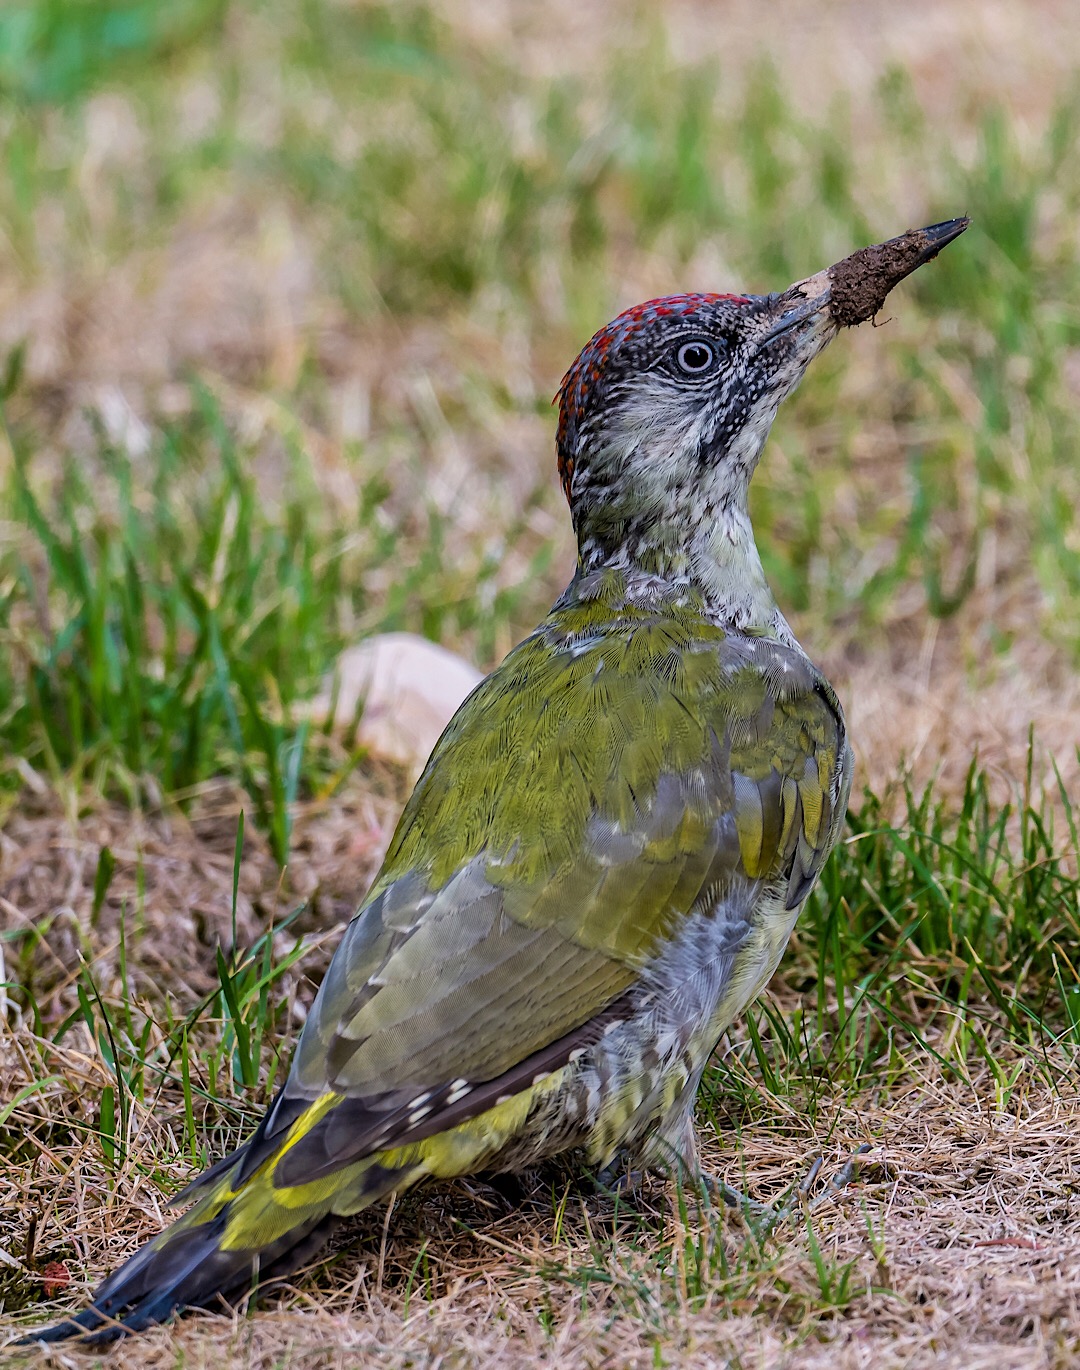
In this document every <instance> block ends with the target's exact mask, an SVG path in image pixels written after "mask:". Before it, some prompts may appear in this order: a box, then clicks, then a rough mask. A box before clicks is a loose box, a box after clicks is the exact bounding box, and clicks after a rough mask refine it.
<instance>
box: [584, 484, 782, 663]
mask: <svg viewBox="0 0 1080 1370" xmlns="http://www.w3.org/2000/svg"><path fill="white" fill-rule="evenodd" d="M611 531H612V530H611V529H610V528H609V529H606V530H605V532H607V533H608V536H607V537H604V538H603V539H599V538H595V537H590V536H589V535H588V532H587V531H586V530H584V529H583V530H582V532H583V536H582V538H581V541H580V548H579V567H580V570H581V571H583V572H588V571H593V570H597V569H599V568H600V567H610V568H612V569H613V570H619V571H622V572H628V573H629V578H630V580H631V582H633V579H634V577H635V573H637V575H638V576H639V577H640V578H641V582H642V585H643V589H644V588H645V587H646V586H647V584H648V583H649V582H651V583H653V584H655V582H656V581H658V580H659V581H663V582H665V583H667V584H668V585H675V586H679V585H686V586H689V587H691V588H692V589H694V590H696V591H697V593H698V594H699V595H700V596H701V598H702V599H703V600H704V602H705V607H706V609H707V611H708V615H709V617H710V618H711V619H713V620H714V621H715V622H716V623H717V624H719V625H720V626H730V627H732V628H735V629H737V630H739V631H741V632H748V633H755V634H761V635H762V636H765V637H770V638H773V639H775V640H777V641H780V642H783V643H785V644H786V645H788V646H792V647H797V646H798V643H797V642H796V640H795V637H794V634H793V633H792V631H791V628H790V627H789V626H788V623H787V620H786V619H785V618H784V615H783V614H782V613H781V612H780V609H779V607H778V605H777V603H776V600H775V598H774V596H773V593H772V590H771V589H770V588H769V582H768V581H767V580H766V578H765V570H764V567H763V566H762V564H761V557H760V555H759V553H758V549H757V543H756V542H755V540H754V530H753V527H752V525H751V523H750V515H749V514H748V513H747V511H746V508H745V504H744V503H743V501H742V500H740V499H738V498H736V499H734V500H732V501H730V502H725V503H722V504H719V505H715V506H711V507H710V506H706V507H704V508H703V507H701V506H700V505H698V504H696V503H695V502H694V501H689V502H687V503H683V502H682V501H679V502H678V504H677V505H676V506H675V507H673V508H672V509H671V510H670V511H669V512H668V513H667V515H666V516H663V515H662V516H660V517H654V518H652V519H650V520H649V521H648V523H647V525H646V526H645V527H644V528H642V527H640V526H639V527H638V528H637V529H635V528H634V526H633V524H632V523H631V524H630V525H628V526H624V527H622V528H620V530H619V531H620V533H621V534H622V536H621V537H617V538H613V537H611V536H610V534H611Z"/></svg>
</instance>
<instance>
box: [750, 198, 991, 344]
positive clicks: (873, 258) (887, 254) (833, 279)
mask: <svg viewBox="0 0 1080 1370" xmlns="http://www.w3.org/2000/svg"><path fill="white" fill-rule="evenodd" d="M970 223H971V220H970V219H968V218H966V217H965V218H960V219H948V220H946V221H945V222H944V223H940V224H930V226H929V227H928V228H916V229H912V230H910V231H909V232H908V233H901V234H900V236H899V237H898V238H890V239H889V241H888V242H885V243H875V244H873V246H871V247H861V248H859V250H858V252H853V253H852V254H851V256H850V257H845V258H844V260H843V261H842V262H837V263H836V265H835V266H830V267H828V268H827V270H825V271H819V272H818V273H817V275H816V276H809V277H808V278H807V279H806V280H805V281H798V282H796V284H795V285H793V286H790V287H789V288H788V289H787V290H785V291H784V292H783V294H782V295H780V296H779V297H778V299H777V305H778V306H779V308H780V309H781V311H782V312H781V313H780V315H779V316H778V318H777V319H776V322H775V323H774V324H773V325H772V327H771V328H770V329H769V331H768V332H767V333H766V334H765V337H764V339H763V341H764V342H769V341H771V340H772V339H773V338H776V337H779V336H780V335H781V334H783V333H787V332H788V331H789V330H790V329H792V328H795V327H797V326H798V325H799V324H800V323H803V322H805V321H807V320H809V319H813V318H816V317H818V316H821V317H823V318H827V319H828V321H829V322H830V323H831V324H833V325H834V326H835V327H837V328H851V327H854V325H856V324H860V323H865V322H866V321H867V319H872V318H873V317H874V315H875V314H876V313H877V312H878V310H879V309H880V308H881V306H882V305H883V304H884V303H885V297H886V295H888V293H889V291H890V290H892V288H893V286H895V285H898V284H899V283H900V282H901V281H902V280H903V279H904V277H905V276H910V275H911V273H912V272H913V271H917V270H918V269H919V267H920V266H924V265H925V264H926V263H927V262H929V261H931V260H932V259H933V258H934V257H936V256H937V254H938V253H939V252H940V251H941V249H942V248H943V247H945V246H946V244H948V243H951V242H952V240H953V239H954V238H959V236H960V234H961V233H963V232H964V230H965V229H966V228H967V226H968V225H969V224H970Z"/></svg>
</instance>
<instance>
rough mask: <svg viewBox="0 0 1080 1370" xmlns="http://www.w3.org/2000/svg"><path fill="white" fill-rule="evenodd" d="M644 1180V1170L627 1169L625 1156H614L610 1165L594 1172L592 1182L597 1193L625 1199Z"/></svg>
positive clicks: (634, 1192)
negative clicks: (621, 1157)
mask: <svg viewBox="0 0 1080 1370" xmlns="http://www.w3.org/2000/svg"><path fill="white" fill-rule="evenodd" d="M644 1180H645V1171H644V1170H632V1169H629V1168H628V1167H627V1164H626V1161H625V1158H623V1159H620V1158H619V1157H616V1158H615V1160H614V1161H612V1162H611V1164H610V1165H606V1166H604V1168H603V1170H598V1171H597V1172H596V1176H595V1178H594V1180H593V1184H594V1185H595V1187H596V1192H597V1193H598V1194H603V1195H605V1196H607V1197H608V1198H612V1199H626V1198H629V1197H630V1195H632V1194H636V1193H637V1191H638V1190H639V1189H640V1188H641V1186H642V1184H643V1183H644Z"/></svg>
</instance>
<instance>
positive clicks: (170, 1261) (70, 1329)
mask: <svg viewBox="0 0 1080 1370" xmlns="http://www.w3.org/2000/svg"><path fill="white" fill-rule="evenodd" d="M189 1216H190V1215H189ZM228 1219H229V1212H228V1207H227V1206H226V1207H225V1208H223V1209H222V1210H221V1211H220V1212H219V1213H218V1214H217V1215H216V1216H214V1217H212V1218H210V1219H209V1220H208V1221H206V1222H199V1221H197V1220H196V1221H195V1223H194V1224H191V1225H189V1219H188V1218H184V1219H181V1221H180V1222H179V1223H177V1224H175V1225H174V1226H173V1227H171V1228H169V1229H168V1230H167V1231H165V1232H163V1233H162V1235H161V1236H160V1237H156V1238H154V1240H153V1241H150V1242H148V1243H147V1244H146V1245H145V1246H144V1247H142V1248H141V1249H140V1250H139V1251H137V1252H136V1253H135V1255H134V1256H132V1257H131V1259H130V1260H129V1261H127V1262H126V1263H125V1264H124V1265H122V1266H121V1267H120V1269H119V1270H117V1271H115V1272H114V1273H113V1274H112V1275H110V1276H109V1277H108V1279H106V1280H105V1281H104V1282H103V1283H102V1284H101V1285H100V1287H99V1288H98V1290H97V1292H96V1293H95V1295H94V1298H93V1302H92V1303H91V1304H90V1306H89V1307H88V1308H85V1309H83V1311H82V1312H81V1313H77V1314H75V1315H73V1316H72V1317H70V1318H66V1319H65V1320H64V1321H63V1322H59V1323H57V1324H56V1325H55V1326H53V1327H49V1328H47V1329H45V1330H44V1331H42V1332H35V1333H34V1334H33V1335H32V1336H30V1337H27V1338H25V1339H24V1342H25V1344H32V1343H34V1342H55V1341H64V1340H66V1339H67V1338H69V1337H82V1338H83V1339H84V1343H87V1344H91V1345H102V1344H104V1343H106V1342H110V1341H112V1340H114V1339H115V1338H117V1337H120V1336H123V1335H124V1333H126V1332H140V1331H142V1330H143V1329H144V1328H146V1327H149V1326H151V1325H152V1324H153V1323H156V1322H163V1321H164V1320H165V1319H166V1318H168V1317H169V1316H170V1315H171V1314H172V1313H175V1312H177V1311H178V1310H179V1309H182V1308H207V1307H212V1306H213V1305H215V1304H216V1303H217V1302H218V1301H219V1300H225V1301H228V1300H230V1299H235V1298H236V1297H238V1296H239V1295H241V1294H242V1293H243V1292H244V1290H245V1289H247V1288H249V1287H251V1286H253V1285H254V1284H256V1283H262V1282H264V1281H266V1280H267V1279H274V1278H282V1277H284V1276H286V1275H288V1274H290V1273H291V1272H292V1271H293V1270H296V1269H297V1268H298V1267H299V1266H301V1265H303V1264H304V1262H305V1261H306V1260H307V1259H308V1257H310V1256H312V1255H314V1253H315V1252H316V1251H317V1250H318V1249H319V1248H320V1247H321V1246H322V1245H323V1244H324V1243H325V1242H326V1240H327V1239H328V1238H329V1236H330V1234H331V1232H332V1231H333V1228H334V1226H335V1225H336V1224H337V1223H338V1222H339V1221H340V1220H339V1219H338V1218H337V1217H336V1216H335V1215H334V1214H321V1215H316V1216H313V1217H308V1218H307V1219H306V1220H305V1221H303V1222H301V1223H300V1224H299V1225H298V1226H296V1227H294V1228H292V1229H291V1230H290V1231H288V1232H286V1233H285V1234H284V1235H283V1236H281V1237H279V1238H278V1240H277V1241H275V1242H273V1243H271V1244H270V1245H269V1246H265V1247H263V1248H262V1249H261V1250H228V1249H226V1248H224V1247H223V1246H222V1240H223V1238H224V1236H225V1233H226V1230H227V1226H228Z"/></svg>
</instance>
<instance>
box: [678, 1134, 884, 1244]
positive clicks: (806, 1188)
mask: <svg viewBox="0 0 1080 1370" xmlns="http://www.w3.org/2000/svg"><path fill="white" fill-rule="evenodd" d="M869 1150H870V1143H869V1142H864V1143H863V1144H862V1146H859V1147H856V1149H855V1150H854V1151H853V1152H852V1153H851V1155H850V1156H849V1157H848V1159H847V1161H846V1162H845V1163H844V1165H843V1166H841V1168H840V1169H839V1170H838V1171H837V1172H836V1174H835V1175H834V1176H833V1177H832V1179H831V1180H830V1181H829V1183H828V1184H827V1185H826V1186H825V1188H824V1189H823V1190H822V1192H821V1193H820V1194H818V1195H816V1196H815V1197H814V1198H813V1199H811V1198H810V1195H811V1192H812V1191H813V1188H814V1185H815V1183H816V1182H817V1178H818V1175H819V1174H820V1173H821V1167H822V1165H823V1164H824V1161H825V1158H824V1157H823V1156H818V1157H816V1158H815V1160H814V1162H813V1164H812V1165H811V1167H810V1169H809V1170H808V1171H807V1173H806V1175H805V1176H804V1177H803V1179H801V1180H800V1181H799V1183H798V1184H797V1185H793V1186H792V1188H791V1189H789V1190H788V1191H787V1193H786V1194H784V1196H783V1198H782V1199H780V1200H779V1201H778V1202H777V1203H772V1204H763V1203H759V1202H758V1200H757V1199H751V1198H750V1197H749V1196H748V1195H746V1194H743V1193H742V1192H741V1191H740V1190H738V1189H732V1187H731V1186H730V1185H729V1184H727V1183H725V1181H723V1180H721V1179H720V1178H719V1177H718V1176H716V1175H710V1174H707V1173H706V1172H704V1171H703V1172H702V1174H701V1184H702V1186H703V1187H704V1188H705V1190H706V1191H707V1192H708V1193H709V1195H710V1196H712V1197H713V1198H716V1199H719V1200H721V1201H722V1202H723V1203H724V1204H726V1205H727V1206H728V1207H729V1208H737V1209H738V1210H739V1212H740V1213H742V1215H743V1217H744V1218H745V1219H746V1222H747V1225H748V1226H749V1227H750V1229H751V1230H752V1231H753V1233H754V1235H755V1237H757V1238H758V1239H759V1240H764V1239H765V1238H766V1237H769V1236H771V1235H772V1233H773V1232H774V1231H775V1230H776V1229H777V1228H778V1227H780V1226H781V1224H783V1223H785V1222H787V1220H788V1219H789V1218H790V1217H792V1216H793V1215H794V1214H795V1213H801V1212H805V1213H813V1212H815V1211H816V1210H817V1209H818V1208H820V1207H821V1205H822V1204H824V1203H827V1202H829V1201H830V1200H832V1199H835V1198H836V1196H837V1195H838V1194H841V1193H842V1192H843V1191H844V1190H845V1189H846V1188H847V1187H848V1185H849V1184H851V1183H852V1181H853V1180H855V1179H856V1178H857V1177H858V1174H859V1157H860V1156H862V1155H864V1154H865V1153H866V1152H867V1151H869Z"/></svg>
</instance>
